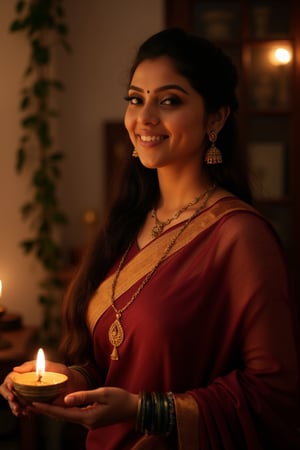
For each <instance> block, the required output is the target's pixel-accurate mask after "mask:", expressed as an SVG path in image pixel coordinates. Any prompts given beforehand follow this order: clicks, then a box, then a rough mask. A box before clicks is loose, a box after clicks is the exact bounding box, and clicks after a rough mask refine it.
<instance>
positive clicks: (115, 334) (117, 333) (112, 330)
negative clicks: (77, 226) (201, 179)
mask: <svg viewBox="0 0 300 450" xmlns="http://www.w3.org/2000/svg"><path fill="white" fill-rule="evenodd" d="M215 189H216V185H213V186H211V187H210V188H209V189H207V190H206V191H205V192H204V194H202V195H200V196H199V197H196V198H195V199H194V200H193V201H192V202H190V203H189V204H188V205H186V207H184V209H183V208H181V210H179V211H181V213H182V212H183V211H185V210H186V209H188V208H189V207H191V206H192V205H194V204H196V203H197V202H199V201H200V199H201V198H202V199H203V202H202V204H201V205H200V206H199V208H197V209H196V210H195V211H194V213H193V214H192V215H191V216H190V217H189V218H188V219H187V220H186V221H185V222H184V224H183V225H182V227H181V228H180V229H179V230H178V233H177V234H176V235H175V236H174V238H172V239H171V241H170V242H169V244H168V245H167V247H166V249H165V251H164V252H163V254H162V256H161V257H160V258H159V260H158V261H157V262H156V263H155V264H154V266H153V267H152V269H151V270H150V272H148V273H147V275H146V276H145V278H144V279H143V281H142V282H141V284H140V285H139V287H138V288H137V290H136V291H135V293H134V294H133V295H132V297H131V298H130V300H129V301H128V302H127V303H126V305H124V306H123V307H122V308H117V307H116V306H115V293H116V285H117V282H118V279H119V276H120V272H121V270H122V268H123V265H124V263H125V260H126V257H127V255H128V252H129V250H130V248H131V245H132V243H131V244H130V245H129V247H128V248H127V250H126V252H125V253H124V255H123V256H122V258H121V261H120V263H119V265H118V267H117V270H116V274H115V277H114V279H113V282H112V293H111V306H112V308H113V310H114V311H115V314H116V318H115V320H114V322H113V323H112V324H111V326H110V327H109V329H108V338H109V342H110V343H111V345H112V346H113V350H112V353H111V355H110V357H111V359H112V360H118V359H119V352H118V347H120V345H121V344H122V342H123V341H124V337H125V334H124V329H123V326H122V323H121V318H122V314H123V313H124V311H126V309H127V308H128V307H129V306H130V305H132V303H133V302H134V301H135V299H136V298H137V296H138V295H139V294H140V292H141V291H142V289H143V288H144V287H145V285H146V284H147V283H148V281H149V280H150V278H151V277H152V275H153V274H154V273H155V272H156V270H157V269H158V267H159V266H160V265H161V263H162V262H163V261H164V260H165V259H166V258H167V256H168V254H169V253H170V251H171V249H172V248H173V247H174V245H175V244H176V242H177V240H178V238H179V236H180V235H181V234H182V233H183V232H184V230H185V229H186V228H187V227H188V226H189V224H190V223H191V222H192V220H193V219H194V218H195V217H196V216H197V215H198V214H199V212H200V211H202V210H203V209H204V208H205V207H206V205H207V202H208V199H209V197H210V196H211V194H212V193H213V192H214V190H215ZM181 213H180V214H181ZM180 214H179V215H180ZM179 215H177V217H178V216H179ZM172 217H174V216H172ZM174 219H175V217H174ZM174 219H172V218H171V220H170V221H169V222H168V223H170V222H171V221H172V220H174ZM166 225H167V223H166V222H163V228H164V227H165V226H166ZM163 228H162V230H163ZM162 230H161V231H160V232H159V233H158V235H159V234H160V233H161V232H162Z"/></svg>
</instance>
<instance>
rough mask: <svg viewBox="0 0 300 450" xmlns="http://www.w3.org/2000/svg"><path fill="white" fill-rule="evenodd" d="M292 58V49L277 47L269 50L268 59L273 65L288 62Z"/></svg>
mask: <svg viewBox="0 0 300 450" xmlns="http://www.w3.org/2000/svg"><path fill="white" fill-rule="evenodd" d="M291 60H292V51H291V50H290V49H288V48H286V47H277V48H276V49H275V50H272V51H271V54H270V61H271V63H272V64H274V65H275V66H280V65H285V64H288V63H289V62H290V61H291Z"/></svg>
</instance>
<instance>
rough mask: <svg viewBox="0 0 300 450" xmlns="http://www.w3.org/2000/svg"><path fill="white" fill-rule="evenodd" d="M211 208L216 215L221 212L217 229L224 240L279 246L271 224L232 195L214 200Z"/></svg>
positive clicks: (259, 213) (253, 208) (252, 208)
mask: <svg viewBox="0 0 300 450" xmlns="http://www.w3.org/2000/svg"><path fill="white" fill-rule="evenodd" d="M211 208H212V209H215V210H218V213H220V211H222V213H221V214H220V220H219V221H218V223H217V228H218V230H219V232H220V233H222V235H224V236H226V240H228V241H232V242H237V241H243V242H245V243H246V242H248V244H250V245H251V243H255V244H256V245H262V246H265V245H266V244H267V242H269V243H270V244H271V243H273V244H275V245H276V246H277V245H278V244H279V245H280V246H281V242H280V239H279V236H278V233H277V231H276V230H275V228H274V226H273V224H272V223H271V222H270V221H269V220H268V218H266V217H265V216H264V215H263V214H262V213H261V212H260V211H259V210H258V209H256V208H255V207H254V206H252V205H249V204H248V203H246V202H244V201H242V200H240V199H239V198H237V197H234V196H232V195H225V196H222V197H220V198H219V199H216V201H215V203H214V204H213V205H211Z"/></svg>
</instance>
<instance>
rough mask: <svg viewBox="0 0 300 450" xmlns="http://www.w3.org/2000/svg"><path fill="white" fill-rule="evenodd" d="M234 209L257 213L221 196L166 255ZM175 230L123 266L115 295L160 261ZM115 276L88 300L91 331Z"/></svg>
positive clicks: (108, 297) (107, 303) (107, 301)
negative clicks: (154, 262)
mask: <svg viewBox="0 0 300 450" xmlns="http://www.w3.org/2000/svg"><path fill="white" fill-rule="evenodd" d="M234 211H252V212H255V213H256V214H258V213H257V211H256V210H255V209H254V208H253V207H252V206H250V205H248V204H246V203H244V202H243V201H241V200H239V199H238V198H236V197H226V198H223V199H221V200H219V201H217V202H216V203H215V204H213V205H212V206H211V207H210V208H208V209H207V210H205V211H203V212H202V213H201V214H199V216H197V217H195V219H194V220H193V221H192V222H191V223H190V224H189V227H188V233H183V234H182V235H181V236H180V239H179V240H178V241H177V242H176V243H175V245H174V246H173V247H172V249H171V251H170V253H169V255H168V258H169V257H170V256H171V255H172V254H174V253H175V252H177V251H178V250H180V249H181V248H183V247H184V246H185V245H187V244H188V243H189V242H191V241H192V240H193V239H194V238H195V237H196V236H197V235H198V234H199V233H201V232H203V231H204V230H205V229H207V228H209V227H210V226H211V225H213V224H214V223H216V222H217V221H218V220H220V219H221V218H222V217H224V216H225V215H227V214H229V213H231V212H234ZM177 233H178V227H174V228H172V229H170V230H168V231H166V232H165V233H164V234H162V235H161V236H159V237H158V238H157V239H155V240H153V241H152V242H150V243H149V244H148V245H147V246H146V247H144V248H143V249H141V251H140V252H139V253H138V254H137V255H136V256H135V257H134V258H133V259H132V260H130V261H129V262H128V264H126V265H125V266H124V268H123V269H122V271H121V273H120V275H119V279H118V283H117V286H116V292H115V298H118V297H120V296H121V295H122V294H123V293H124V292H126V291H127V290H128V289H129V288H130V287H131V286H132V285H133V284H135V283H136V282H137V281H138V280H140V279H141V278H142V277H145V276H146V275H147V273H149V272H150V271H151V269H152V268H153V261H158V260H159V258H160V257H161V255H162V253H163V251H164V250H165V249H166V247H167V245H168V244H169V243H170V241H171V239H173V238H174V237H175V236H176V234H177ZM114 276H115V274H114V273H113V274H111V275H110V276H109V277H108V278H107V279H106V280H104V281H103V282H102V283H101V284H100V286H99V288H98V289H97V290H96V292H95V294H94V295H93V296H92V298H91V300H90V302H89V306H88V311H87V325H88V328H89V330H90V332H91V334H92V333H93V330H94V328H95V325H96V323H97V322H98V320H99V318H100V317H101V316H102V314H103V313H104V312H105V311H106V310H107V308H109V307H110V305H111V292H112V282H113V279H114Z"/></svg>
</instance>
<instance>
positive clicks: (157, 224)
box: [151, 186, 214, 238]
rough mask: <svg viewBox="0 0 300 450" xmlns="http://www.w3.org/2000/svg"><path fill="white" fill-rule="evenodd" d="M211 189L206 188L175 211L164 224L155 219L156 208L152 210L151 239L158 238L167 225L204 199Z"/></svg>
mask: <svg viewBox="0 0 300 450" xmlns="http://www.w3.org/2000/svg"><path fill="white" fill-rule="evenodd" d="M211 189H214V186H211V187H210V188H208V189H207V190H206V191H205V192H204V193H203V194H201V195H198V196H197V197H195V198H194V199H193V200H192V201H190V202H189V203H187V204H186V205H184V206H183V207H182V208H180V209H179V210H178V211H176V212H175V213H174V214H173V216H171V217H169V218H168V219H167V220H165V221H164V222H163V221H161V220H159V219H158V217H157V210H156V208H153V209H152V212H151V216H152V217H153V219H154V220H155V225H154V227H153V228H152V231H151V235H152V237H153V238H156V237H157V236H159V235H160V234H161V233H162V232H163V231H164V228H165V227H166V226H167V225H169V224H170V223H171V222H172V221H173V220H175V219H178V217H179V216H180V215H181V214H182V213H183V212H184V211H186V210H187V209H189V208H191V207H192V206H194V205H196V204H197V203H198V202H199V201H200V200H201V199H202V198H205V197H206V195H207V194H208V193H209V192H210V191H211Z"/></svg>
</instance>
